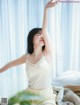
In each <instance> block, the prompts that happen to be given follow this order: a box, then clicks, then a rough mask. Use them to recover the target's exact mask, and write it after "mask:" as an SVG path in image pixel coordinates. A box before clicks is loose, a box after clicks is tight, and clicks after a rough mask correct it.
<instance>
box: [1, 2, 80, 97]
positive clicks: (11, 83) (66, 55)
mask: <svg viewBox="0 0 80 105" xmlns="http://www.w3.org/2000/svg"><path fill="white" fill-rule="evenodd" d="M47 1H48V0H37V1H36V0H0V68H1V67H3V66H4V65H5V64H7V62H10V61H12V60H15V59H17V58H19V57H20V56H22V55H23V54H24V53H25V52H26V47H27V34H28V32H29V31H30V30H31V29H32V28H34V27H42V21H43V12H44V6H45V4H46V2H47ZM48 24H49V25H48V30H49V33H50V37H51V41H52V46H53V49H52V50H53V79H55V78H56V77H61V75H63V73H65V72H66V71H70V70H71V71H80V69H79V68H80V60H79V59H80V43H79V41H80V30H79V29H80V3H59V4H58V5H56V7H54V8H51V9H49V11H48ZM25 69H26V68H25V64H23V65H20V66H16V67H13V68H10V69H9V70H8V71H5V72H4V73H1V74H0V97H4V96H5V97H9V96H11V95H13V94H15V93H16V92H18V91H20V90H23V89H25V88H26V87H27V85H28V82H27V73H26V70H25ZM65 74H66V73H65Z"/></svg>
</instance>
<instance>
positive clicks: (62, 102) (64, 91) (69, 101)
mask: <svg viewBox="0 0 80 105" xmlns="http://www.w3.org/2000/svg"><path fill="white" fill-rule="evenodd" d="M53 92H54V93H55V94H56V95H57V99H56V102H57V105H80V97H79V96H78V95H76V94H75V93H74V92H73V91H72V90H70V89H68V88H64V87H60V86H53Z"/></svg>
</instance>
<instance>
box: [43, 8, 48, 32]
mask: <svg viewBox="0 0 80 105" xmlns="http://www.w3.org/2000/svg"><path fill="white" fill-rule="evenodd" d="M47 25H48V8H47V7H46V6H45V9H44V16H43V25H42V32H45V30H46V29H47Z"/></svg>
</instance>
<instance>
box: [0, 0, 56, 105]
mask: <svg viewBox="0 0 80 105" xmlns="http://www.w3.org/2000/svg"><path fill="white" fill-rule="evenodd" d="M57 2H58V1H56V2H53V0H51V1H49V2H48V3H47V4H46V6H45V9H44V18H43V26H42V28H34V29H32V30H31V31H30V32H29V34H28V38H27V41H28V47H27V50H28V54H24V55H23V56H21V57H20V58H18V59H16V60H14V61H11V62H9V63H8V64H6V65H5V66H4V67H3V68H1V69H0V73H1V72H4V71H5V70H7V69H9V68H10V67H13V66H17V65H20V64H23V63H26V66H27V74H28V80H29V86H28V88H27V89H26V90H27V91H31V92H33V93H36V94H37V93H38V94H40V95H41V96H43V100H42V102H41V103H40V105H56V102H55V98H56V97H55V94H53V91H52V86H51V65H52V60H51V58H52V48H51V43H50V38H49V35H48V32H47V11H48V8H50V7H54V6H55V5H56V4H57Z"/></svg>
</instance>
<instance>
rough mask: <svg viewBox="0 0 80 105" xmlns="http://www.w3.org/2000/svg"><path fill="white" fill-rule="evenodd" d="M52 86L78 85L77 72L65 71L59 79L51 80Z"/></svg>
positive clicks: (78, 75)
mask: <svg viewBox="0 0 80 105" xmlns="http://www.w3.org/2000/svg"><path fill="white" fill-rule="evenodd" d="M52 84H53V85H58V86H65V85H75V86H76V85H80V72H79V71H71V70H70V71H67V72H65V73H63V74H62V75H61V76H60V77H59V78H56V79H54V80H53V83H52Z"/></svg>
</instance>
